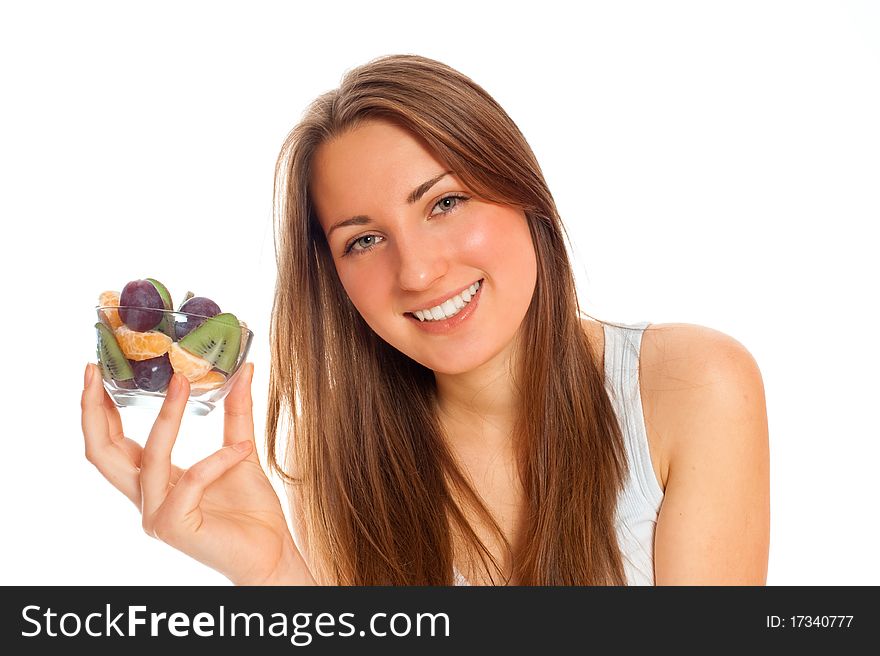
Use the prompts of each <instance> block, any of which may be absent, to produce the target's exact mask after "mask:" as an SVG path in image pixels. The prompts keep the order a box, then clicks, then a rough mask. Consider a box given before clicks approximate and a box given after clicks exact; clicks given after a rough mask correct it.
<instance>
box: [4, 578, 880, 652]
mask: <svg viewBox="0 0 880 656" xmlns="http://www.w3.org/2000/svg"><path fill="white" fill-rule="evenodd" d="M877 592H878V588H877V587H876V586H871V587H868V586H865V587H787V586H786V587H661V588H650V587H644V588H641V587H639V588H636V587H619V588H600V587H596V588H586V587H581V588H575V587H541V588H526V587H461V588H455V587H449V588H442V587H438V588H414V587H413V588H391V587H357V588H355V587H349V588H342V587H336V588H322V587H318V588H307V587H288V588H244V587H231V586H230V587H180V588H168V587H138V588H125V587H6V588H4V589H3V595H2V596H3V600H2V602H0V611H2V616H0V623H2V645H3V647H4V651H5V652H6V653H22V652H21V651H20V650H21V649H27V648H31V649H32V650H34V651H33V652H32V653H40V654H42V653H61V652H62V650H68V649H75V650H76V653H88V654H90V655H91V654H103V653H107V654H111V653H112V654H114V655H115V656H118V654H119V653H120V649H127V648H130V647H140V646H146V647H147V648H159V649H162V651H163V655H164V654H173V653H181V654H183V653H187V654H191V653H193V651H192V650H193V648H199V647H207V648H217V647H218V646H222V645H221V643H228V644H229V645H230V646H232V647H233V648H236V647H238V648H244V649H248V650H251V649H254V650H256V653H260V654H264V653H265V654H269V653H271V654H275V653H297V652H303V651H305V652H307V653H314V654H339V653H350V652H354V651H356V650H361V649H366V650H368V652H369V653H372V652H374V651H379V650H381V652H382V653H384V654H398V653H399V654H412V653H419V654H447V653H449V651H450V650H452V649H455V650H458V651H460V652H461V653H472V652H476V651H477V650H478V649H480V650H482V649H484V648H493V649H504V650H507V649H509V650H512V653H524V652H526V651H527V650H532V649H544V650H546V649H548V648H550V649H558V650H563V649H564V650H566V652H568V651H574V652H581V651H588V650H590V649H593V648H602V649H604V648H608V647H609V646H610V647H612V648H621V649H625V650H628V649H630V648H632V647H639V646H644V647H655V648H656V647H663V648H664V649H666V648H669V649H676V650H678V649H682V648H686V649H694V650H700V651H701V652H710V653H711V652H714V651H715V650H717V649H718V648H719V647H723V648H725V649H728V648H736V647H752V646H758V645H760V646H763V645H767V646H768V647H773V646H778V647H799V646H809V647H811V648H822V647H827V648H833V649H840V648H847V647H855V646H856V645H859V646H863V645H868V644H874V643H876V641H877V639H878V638H880V603H878V601H877ZM866 641H867V642H866ZM8 647H18V648H19V650H16V651H12V652H10V651H9V650H8ZM80 649H85V650H87V651H86V652H81V651H80Z"/></svg>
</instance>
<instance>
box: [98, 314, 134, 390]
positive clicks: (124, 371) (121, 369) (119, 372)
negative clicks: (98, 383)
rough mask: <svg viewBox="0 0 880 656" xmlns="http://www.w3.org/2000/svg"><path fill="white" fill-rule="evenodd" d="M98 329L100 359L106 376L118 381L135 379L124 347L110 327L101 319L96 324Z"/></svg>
mask: <svg viewBox="0 0 880 656" xmlns="http://www.w3.org/2000/svg"><path fill="white" fill-rule="evenodd" d="M95 329H96V330H97V331H98V360H99V362H100V363H101V369H102V370H103V372H104V378H105V379H108V378H112V379H113V380H116V381H124V380H133V379H134V372H133V371H132V370H131V365H129V364H128V360H126V359H125V355H123V353H122V349H121V348H119V344H117V343H116V338H115V337H114V336H113V333H112V332H111V331H110V329H109V328H108V327H107V326H105V325H104V324H103V323H101V322H100V321H99V322H98V323H96V324H95Z"/></svg>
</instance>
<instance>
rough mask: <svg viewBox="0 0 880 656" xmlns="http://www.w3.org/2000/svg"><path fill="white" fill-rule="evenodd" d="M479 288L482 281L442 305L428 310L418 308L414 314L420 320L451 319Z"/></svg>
mask: <svg viewBox="0 0 880 656" xmlns="http://www.w3.org/2000/svg"><path fill="white" fill-rule="evenodd" d="M479 288H480V282H479V281H477V282H475V283H474V284H473V285H471V286H470V287H468V288H467V289H465V290H464V291H463V292H461V293H459V294H458V295H456V296H453V297H452V298H450V299H448V300H446V301H443V303H441V304H440V305H435V306H434V307H432V308H430V309H427V310H416V311H415V312H413V314H414V315H415V316H416V318H417V319H418V320H419V321H439V320H440V319H449V318H450V317H454V316H455V315H456V314H458V313H459V311H461V309H462V308H463V307H464V306H465V305H467V304H468V303H469V302H470V300H471V298H473V296H474V294H476V293H477V290H478V289H479Z"/></svg>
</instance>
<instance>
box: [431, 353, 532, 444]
mask: <svg viewBox="0 0 880 656" xmlns="http://www.w3.org/2000/svg"><path fill="white" fill-rule="evenodd" d="M513 351H514V349H513V342H511V344H510V345H508V346H507V347H506V348H505V349H504V350H503V351H501V352H500V353H498V355H496V356H495V357H493V358H492V359H491V360H489V361H488V362H485V363H483V364H482V365H480V366H479V367H477V368H476V369H472V370H471V371H467V372H464V373H460V374H441V373H437V372H435V373H434V376H435V379H436V381H437V409H438V413H439V418H440V421H441V422H442V423H443V425H444V426H446V428H447V432H448V433H449V435H448V437H449V439H450V440H452V441H453V442H459V441H460V440H463V439H466V440H467V441H468V442H474V441H479V442H481V443H480V444H473V443H471V444H467V445H464V444H459V445H456V444H453V445H452V446H454V447H455V446H462V447H466V448H468V449H473V448H481V449H482V448H484V447H485V448H491V449H493V450H494V448H495V447H499V446H503V445H504V444H502V443H509V441H510V437H511V434H512V432H513V426H514V422H515V421H516V412H517V408H518V405H519V404H518V402H517V399H516V394H515V390H514V385H513V371H514V369H513V362H512V359H513Z"/></svg>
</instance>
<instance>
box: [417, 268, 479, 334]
mask: <svg viewBox="0 0 880 656" xmlns="http://www.w3.org/2000/svg"><path fill="white" fill-rule="evenodd" d="M471 290H474V291H473V292H471ZM482 293H483V280H482V279H481V280H478V281H477V282H475V283H473V284H472V285H470V286H468V287H466V288H465V289H464V291H463V292H461V293H460V294H456V295H455V296H453V297H452V298H450V299H448V300H446V301H445V302H444V303H443V304H442V305H436V306H434V307H432V308H431V309H430V314H431V318H428V317H427V316H426V315H427V314H428V313H427V312H423V311H421V310H417V311H416V312H414V313H413V312H407V313H406V314H405V316H406V317H407V319H409V320H410V321H412V322H414V323H415V324H416V326H417V327H418V328H419V329H421V330H423V331H425V332H426V333H430V334H434V335H437V334H444V333H449V332H452V331H453V330H455V329H456V328H458V327H459V326H460V325H461V324H462V323H464V322H465V321H467V320H468V319H469V318H470V317H472V316H473V315H474V313H475V312H476V311H477V307H478V305H479V302H480V296H482ZM419 315H421V316H419Z"/></svg>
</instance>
